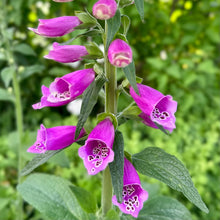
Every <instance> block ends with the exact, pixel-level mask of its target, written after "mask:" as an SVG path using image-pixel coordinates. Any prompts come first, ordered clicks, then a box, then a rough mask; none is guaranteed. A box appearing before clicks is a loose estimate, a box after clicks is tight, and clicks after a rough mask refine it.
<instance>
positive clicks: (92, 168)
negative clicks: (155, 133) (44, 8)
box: [24, 0, 208, 220]
mask: <svg viewBox="0 0 220 220" xmlns="http://www.w3.org/2000/svg"><path fill="white" fill-rule="evenodd" d="M54 1H57V2H68V1H69V0H54ZM134 2H135V5H136V7H137V9H138V11H139V14H140V16H141V18H142V19H143V12H144V11H143V4H144V1H143V0H135V1H132V0H124V1H117V3H118V4H116V2H115V1H114V0H99V1H98V2H96V3H95V4H94V6H93V9H92V10H93V15H94V17H93V16H92V15H91V14H90V13H88V12H80V11H78V12H76V16H63V17H57V18H53V19H39V22H40V23H39V25H38V28H36V29H33V28H29V29H30V30H32V31H34V32H35V33H36V34H39V35H41V36H44V37H59V36H63V35H65V34H67V33H70V32H72V31H73V30H74V28H76V27H78V28H81V29H89V30H87V31H86V32H85V33H84V34H80V35H79V36H77V37H82V36H86V37H88V36H89V37H91V39H92V37H93V36H94V34H95V35H97V34H100V35H101V37H102V40H103V45H104V54H103V53H102V52H100V50H99V46H98V45H97V44H96V43H95V42H89V46H88V45H87V46H86V47H85V46H79V45H66V44H65V43H63V44H59V43H57V42H55V43H54V44H53V49H52V50H51V51H50V52H49V54H48V55H46V56H45V58H47V59H53V60H55V61H57V62H61V63H69V62H75V61H77V60H81V59H85V60H86V59H90V60H91V59H92V60H93V62H92V63H88V64H86V67H85V68H84V69H83V70H77V71H74V72H71V73H69V74H66V75H64V76H62V77H59V78H56V79H55V80H54V81H53V82H52V83H51V84H50V86H49V88H48V87H46V86H44V85H43V86H42V88H41V89H42V94H43V96H42V98H41V101H40V102H39V103H36V104H34V105H33V108H34V109H41V108H44V107H46V106H48V107H58V106H61V105H66V104H67V103H69V102H71V101H73V100H75V99H76V98H77V97H79V96H80V95H82V105H81V110H80V115H79V119H78V123H77V125H76V126H71V125H69V126H58V127H53V128H48V129H46V128H45V127H44V126H43V125H41V129H40V130H39V131H38V135H37V140H36V142H35V143H34V145H33V146H31V147H30V148H29V149H28V152H31V153H39V154H41V155H43V156H42V157H40V162H39V157H37V158H34V159H33V161H31V162H30V164H28V165H27V167H28V170H31V171H32V170H33V169H34V168H36V167H37V166H38V165H39V164H42V161H44V162H45V161H46V160H47V159H49V158H50V156H51V155H53V154H55V153H57V152H56V151H61V150H62V149H64V148H66V147H68V146H69V145H71V144H72V143H74V142H77V143H78V144H80V145H81V147H79V149H78V154H79V157H80V158H82V159H83V162H84V165H85V168H86V169H87V172H88V174H89V175H95V174H98V173H100V171H102V172H101V173H102V175H103V178H102V179H103V184H102V198H101V203H102V207H101V208H102V216H98V215H99V214H100V212H98V214H97V216H98V218H99V219H100V218H101V219H105V218H106V215H107V213H108V212H109V211H111V209H112V203H113V204H114V205H116V206H118V207H119V209H120V210H121V211H122V212H123V213H125V214H129V215H131V216H133V217H135V218H137V217H138V215H139V212H140V211H141V209H142V208H143V207H145V208H144V209H142V210H144V211H143V213H142V215H141V216H142V217H141V219H145V217H146V219H150V218H151V215H150V216H149V212H147V211H146V210H148V208H150V209H155V210H151V212H152V213H154V212H156V213H157V212H158V210H162V209H163V208H164V207H163V206H161V204H159V205H160V207H159V208H158V207H157V206H156V205H153V206H152V200H151V202H149V203H150V204H151V205H148V204H149V203H148V201H147V200H148V192H147V191H146V190H145V189H144V187H142V186H141V182H140V178H139V176H138V174H137V171H139V172H141V173H142V174H144V175H147V176H150V177H154V178H156V179H158V180H160V181H162V182H164V183H166V184H167V185H169V186H170V187H171V188H173V189H176V190H177V191H180V192H183V194H184V195H185V196H186V197H187V198H188V199H189V200H190V201H191V202H193V203H194V204H195V205H196V206H197V207H199V208H200V209H201V210H203V211H205V212H208V209H207V207H206V206H205V204H204V203H203V201H202V200H201V197H200V196H199V194H198V192H197V190H196V189H195V187H194V186H193V183H192V181H191V178H190V176H189V174H188V171H187V170H186V168H185V167H184V165H183V164H182V163H181V162H180V161H179V160H178V159H177V158H175V157H174V156H173V155H170V154H167V153H166V152H164V151H163V150H161V149H160V148H157V147H147V148H145V149H144V150H143V151H142V152H140V153H137V154H134V155H130V154H129V153H128V152H126V153H124V152H125V151H124V141H123V135H122V133H121V132H120V131H119V129H120V125H121V124H122V123H125V122H126V121H127V120H128V119H137V121H140V119H141V120H142V122H143V123H144V124H146V125H147V126H149V127H153V128H160V129H161V127H162V128H163V129H165V130H168V131H170V133H171V132H172V131H173V129H174V128H175V127H176V126H175V121H176V118H175V116H174V114H175V112H176V110H177V102H176V101H174V100H173V97H172V96H171V95H166V96H165V95H163V94H162V93H161V92H159V91H157V90H156V89H153V88H151V87H149V86H147V85H144V84H140V83H139V82H140V79H138V78H136V73H135V64H134V61H133V57H132V50H131V47H130V45H129V43H128V41H127V39H126V34H127V31H128V28H129V26H130V20H129V18H128V16H125V15H121V13H120V7H126V6H127V5H129V4H133V3H134ZM96 18H97V19H101V20H105V24H104V25H103V23H99V22H98V21H97V20H96ZM103 26H104V27H103ZM120 26H122V28H120ZM77 37H75V38H77ZM75 38H74V39H75ZM74 39H73V40H74ZM89 39H90V38H89ZM73 40H72V41H73ZM99 58H104V65H103V66H100V63H98V61H97V60H96V59H99ZM117 68H122V70H123V72H124V73H125V77H126V79H125V80H123V81H122V83H121V85H119V86H118V83H117ZM103 72H104V73H103ZM96 74H97V76H96ZM95 76H96V77H95ZM103 86H104V88H105V90H103V89H102V88H103ZM127 89H129V92H130V97H131V98H133V100H134V102H132V103H128V107H126V108H125V109H124V110H122V111H121V112H118V108H117V104H118V97H119V96H120V94H121V93H122V92H124V93H125V94H127V95H129V94H128V92H127V91H126V90H127ZM99 95H100V97H102V98H103V97H104V99H105V102H104V109H105V111H104V112H103V113H100V114H99V115H98V116H97V120H98V124H97V125H96V126H95V127H94V128H93V129H92V131H91V132H88V133H89V134H88V137H87V138H86V140H85V139H81V138H82V137H83V136H84V135H85V130H84V128H83V127H84V124H85V122H86V120H87V119H88V116H89V114H90V113H91V112H92V110H93V107H94V106H95V104H96V103H97V100H98V96H99ZM135 103H136V106H134V104H135ZM163 129H161V130H162V131H164V130H163ZM165 133H166V132H165ZM134 148H136V146H135V144H134ZM47 151H48V152H49V153H48V152H47ZM51 151H52V154H51V153H50V152H51ZM54 152H55V153H54ZM44 155H45V157H44ZM30 167H31V168H30ZM136 170H137V171H136ZM25 174H27V171H25ZM42 184H44V183H42ZM52 184H53V183H51V185H52ZM60 185H63V181H62V184H60ZM73 187H74V186H72V188H73ZM72 188H71V190H70V186H69V183H68V187H67V191H68V193H67V194H68V195H69V194H71V192H72ZM113 189H114V196H112V195H113V193H112V190H113ZM186 189H187V190H188V191H187V190H186ZM81 193H85V192H84V191H83V192H80V193H79V191H78V189H77V193H76V194H77V195H79V194H80V195H81ZM24 196H26V194H25V195H24ZM89 196H90V195H89ZM64 197H65V196H64ZM62 198H63V197H62ZM86 198H90V197H86ZM73 200H74V201H75V202H74V206H75V203H76V198H75V197H74V198H73ZM40 201H41V200H40ZM77 201H78V199H77ZM79 201H81V202H79V203H80V205H82V198H80V199H79ZM30 202H31V203H32V204H33V203H34V202H35V201H33V200H32V199H30ZM37 202H38V200H37V201H36V203H37ZM87 202H88V203H89V202H90V201H88V199H87ZM67 203H68V207H66V210H70V207H69V205H70V203H69V198H68V201H67ZM67 203H65V202H63V204H64V206H65V204H67ZM172 203H173V201H172ZM33 205H34V204H33ZM47 205H48V203H47ZM85 205H87V204H83V205H82V206H83V209H84V208H85ZM92 205H94V204H92ZM178 205H179V204H178ZM59 206H60V204H57V207H59ZM36 207H42V204H40V205H39V204H36ZM53 207H54V206H53ZM155 207H156V208H155ZM178 207H179V206H178ZM71 209H72V208H71ZM77 209H78V208H77ZM62 210H63V208H62ZM89 210H90V207H89ZM42 211H45V209H44V208H43V209H42ZM112 211H114V210H112ZM118 211H119V210H118ZM77 212H78V210H77ZM82 212H83V211H82ZM179 213H181V214H178V216H175V217H176V219H181V217H182V210H181V211H180V212H179ZM69 214H70V215H71V216H72V219H77V217H76V216H74V215H72V214H76V215H77V213H72V211H71V213H69ZM113 215H114V216H115V218H116V219H119V218H120V217H119V215H118V214H117V213H113ZM49 216H51V212H49ZM57 216H60V215H57ZM65 216H66V213H65ZM166 216H167V215H166ZM53 217H54V218H56V215H53ZM171 217H173V216H171ZM58 218H59V217H58ZM58 218H56V220H59V219H58ZM81 218H82V216H81V214H80V216H79V218H78V219H81ZM161 218H163V216H162V217H161ZM94 219H96V217H95V216H94Z"/></svg>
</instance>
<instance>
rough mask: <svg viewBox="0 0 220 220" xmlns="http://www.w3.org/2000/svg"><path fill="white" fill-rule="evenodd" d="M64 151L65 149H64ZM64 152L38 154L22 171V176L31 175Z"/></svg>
mask: <svg viewBox="0 0 220 220" xmlns="http://www.w3.org/2000/svg"><path fill="white" fill-rule="evenodd" d="M62 150H63V149H62ZM62 150H54V151H46V152H45V153H44V154H37V155H36V156H35V157H34V158H33V159H32V160H31V161H30V162H28V164H27V165H26V166H25V167H24V169H23V170H22V171H21V173H20V176H25V175H27V174H29V173H31V172H32V171H33V170H34V169H36V168H37V167H39V166H40V165H42V164H44V163H45V162H47V161H48V160H49V159H50V158H51V157H52V156H54V155H55V154H57V153H59V152H60V151H62Z"/></svg>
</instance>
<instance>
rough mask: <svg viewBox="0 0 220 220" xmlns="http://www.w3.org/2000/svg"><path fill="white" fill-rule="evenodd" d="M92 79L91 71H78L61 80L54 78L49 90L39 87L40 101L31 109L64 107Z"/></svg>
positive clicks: (82, 90)
mask: <svg viewBox="0 0 220 220" xmlns="http://www.w3.org/2000/svg"><path fill="white" fill-rule="evenodd" d="M94 79H95V72H94V70H93V69H84V70H78V71H75V72H72V73H69V74H66V75H65V76H63V77H61V78H56V79H55V80H54V82H52V83H51V84H50V87H49V88H47V87H46V86H42V87H41V89H42V93H43V96H42V98H41V101H40V102H39V103H36V104H34V105H33V106H32V107H33V108H34V109H41V108H43V107H46V106H50V107H56V106H61V105H65V104H67V103H69V102H71V101H73V100H74V99H76V98H77V97H78V96H79V95H81V94H82V93H83V92H84V91H85V90H86V88H87V87H88V86H89V85H90V84H91V83H92V82H93V80H94Z"/></svg>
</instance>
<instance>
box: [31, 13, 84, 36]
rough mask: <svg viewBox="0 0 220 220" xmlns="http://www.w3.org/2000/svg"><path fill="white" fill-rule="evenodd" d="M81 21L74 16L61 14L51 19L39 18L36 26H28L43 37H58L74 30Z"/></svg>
mask: <svg viewBox="0 0 220 220" xmlns="http://www.w3.org/2000/svg"><path fill="white" fill-rule="evenodd" d="M81 23H82V22H81V21H80V20H79V19H78V17H76V16H62V17H56V18H51V19H39V25H38V27H37V28H29V30H31V31H34V32H35V33H36V34H38V35H41V36H44V37H60V36H63V35H65V34H68V33H70V32H72V31H74V28H75V27H76V26H78V25H80V24H81Z"/></svg>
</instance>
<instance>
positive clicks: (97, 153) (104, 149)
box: [78, 118, 115, 175]
mask: <svg viewBox="0 0 220 220" xmlns="http://www.w3.org/2000/svg"><path fill="white" fill-rule="evenodd" d="M114 135H115V131H114V126H113V124H112V122H111V120H110V119H108V118H107V119H105V120H103V121H101V122H100V123H99V124H98V125H97V126H96V127H95V128H94V129H93V130H92V132H91V133H90V134H89V136H88V139H87V140H86V143H85V145H84V146H82V147H80V148H79V150H78V153H79V156H80V157H81V158H82V159H83V162H84V165H85V167H86V169H87V171H88V174H90V175H95V174H97V173H98V172H100V171H102V170H104V169H105V168H106V167H107V165H108V163H110V162H112V161H113V159H114V152H113V151H112V146H113V142H114Z"/></svg>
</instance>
